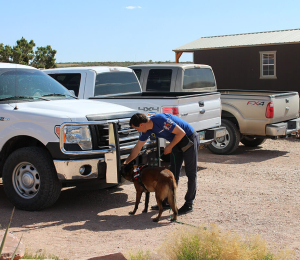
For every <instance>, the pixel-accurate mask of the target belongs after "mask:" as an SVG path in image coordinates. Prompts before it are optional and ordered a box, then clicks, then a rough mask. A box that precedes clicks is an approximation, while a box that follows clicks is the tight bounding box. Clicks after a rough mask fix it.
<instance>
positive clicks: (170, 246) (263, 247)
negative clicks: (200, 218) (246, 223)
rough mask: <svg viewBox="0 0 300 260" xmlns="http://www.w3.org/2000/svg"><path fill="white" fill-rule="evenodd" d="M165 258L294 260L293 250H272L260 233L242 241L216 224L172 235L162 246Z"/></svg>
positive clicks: (168, 259)
mask: <svg viewBox="0 0 300 260" xmlns="http://www.w3.org/2000/svg"><path fill="white" fill-rule="evenodd" d="M160 251H161V255H162V256H163V259H166V260H175V259H176V260H292V259H295V258H294V256H293V254H292V252H289V251H280V252H279V253H277V254H276V255H275V254H273V253H272V252H270V250H269V249H268V246H267V243H266V242H265V241H264V240H263V239H261V238H260V236H249V237H248V239H247V240H246V241H245V240H242V239H241V237H240V236H239V235H237V234H235V233H233V232H223V231H221V230H220V229H218V228H217V227H216V226H215V225H212V226H211V227H210V228H209V229H205V228H203V227H199V228H186V227H185V228H183V229H181V230H179V231H177V232H175V233H173V234H171V236H170V237H169V239H167V240H166V241H165V242H164V243H163V245H162V246H161V249H160Z"/></svg>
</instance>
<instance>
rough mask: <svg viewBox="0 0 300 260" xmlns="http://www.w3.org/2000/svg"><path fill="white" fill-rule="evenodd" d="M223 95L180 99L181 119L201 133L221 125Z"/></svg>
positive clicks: (216, 93)
mask: <svg viewBox="0 0 300 260" xmlns="http://www.w3.org/2000/svg"><path fill="white" fill-rule="evenodd" d="M220 97H221V95H220V93H218V92H214V93H209V94H205V95H191V96H188V97H179V98H178V101H177V102H178V111H179V117H180V118H182V119H183V120H185V121H186V122H188V123H190V124H191V125H192V126H193V127H194V129H195V130H196V131H197V132H199V131H201V130H205V129H208V128H213V127H217V126H220V125H221V98H220Z"/></svg>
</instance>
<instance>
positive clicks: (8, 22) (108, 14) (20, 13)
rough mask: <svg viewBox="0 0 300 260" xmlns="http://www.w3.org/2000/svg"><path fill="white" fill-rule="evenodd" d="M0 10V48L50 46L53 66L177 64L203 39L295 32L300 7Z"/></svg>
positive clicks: (244, 4)
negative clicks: (181, 50)
mask: <svg viewBox="0 0 300 260" xmlns="http://www.w3.org/2000/svg"><path fill="white" fill-rule="evenodd" d="M0 9H1V15H0V28H1V30H0V43H3V44H4V45H6V44H7V45H10V46H13V45H15V44H16V41H17V40H19V39H21V37H24V38H25V39H26V40H28V41H29V40H31V39H32V40H34V42H35V43H36V46H38V47H40V46H46V45H51V47H52V48H53V49H55V50H57V54H56V56H55V57H56V61H57V62H81V61H84V62H93V61H137V62H138V61H149V60H152V61H175V54H174V52H173V51H172V50H173V49H175V48H177V47H180V46H182V45H184V44H186V43H189V42H191V41H194V40H196V39H198V38H201V37H206V36H218V35H228V34H239V33H251V32H263V31H273V30H285V29H296V28H300V19H299V13H300V1H299V0H293V1H291V0H285V1H283V0H273V1H271V0H259V1H257V0H252V1H248V0H247V1H243V0H239V1H234V0H227V1H221V0H198V1H197V0H185V1H176V0H175V1H174V0H173V1H169V0H161V1H157V0H151V1H149V0H148V1H143V0H131V1H127V0H126V1H125V0H124V1H122V0H115V1H112V0H110V1H103V0H101V1H100V0H85V1H83V0H81V1H78V0H72V1H70V0H52V1H50V0H48V1H44V0H39V1H37V0H14V1H7V0H5V1H4V0H0ZM180 61H192V55H191V54H189V53H186V54H183V55H182V56H181V58H180Z"/></svg>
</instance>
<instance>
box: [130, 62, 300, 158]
mask: <svg viewBox="0 0 300 260" xmlns="http://www.w3.org/2000/svg"><path fill="white" fill-rule="evenodd" d="M130 68H132V69H133V70H134V71H135V73H136V75H137V76H138V78H139V80H140V82H141V86H142V90H143V92H144V91H146V92H153V91H155V92H159V91H164V92H165V91H169V92H174V91H185V92H188V93H190V94H191V93H193V92H194V91H196V92H200V91H205V93H206V92H207V91H217V84H216V81H215V77H214V74H213V71H212V68H211V67H210V66H208V65H202V64H143V65H134V66H130ZM153 86H154V87H153ZM218 91H219V92H220V93H221V102H222V126H224V127H226V135H225V136H223V137H220V138H217V139H216V140H215V141H214V142H212V143H211V144H210V145H209V146H208V148H209V149H210V150H211V151H212V152H214V153H216V154H230V153H232V152H234V151H235V150H236V149H237V147H238V145H239V143H240V142H241V143H243V144H244V145H246V146H250V147H255V146H258V145H260V144H262V143H263V142H264V140H265V139H266V138H273V139H276V138H282V137H287V136H291V135H296V134H297V131H298V130H299V128H300V119H299V118H298V117H299V94H298V93H297V92H291V91H281V92H280V91H263V90H261V91H259V90H234V89H232V90H230V89H219V90H218Z"/></svg>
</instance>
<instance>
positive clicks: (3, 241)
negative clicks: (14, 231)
mask: <svg viewBox="0 0 300 260" xmlns="http://www.w3.org/2000/svg"><path fill="white" fill-rule="evenodd" d="M14 211H15V208H13V211H12V213H11V215H10V219H9V222H8V225H7V228H6V230H5V232H4V236H3V238H2V242H1V245H0V257H1V254H2V250H3V248H4V243H5V240H6V237H7V233H8V229H9V227H10V224H11V220H12V217H13V215H14ZM21 239H22V237H21V238H20V240H19V243H18V245H17V247H16V249H15V251H14V253H13V254H12V257H11V260H13V259H14V258H15V255H16V253H17V250H18V248H19V245H20V242H21Z"/></svg>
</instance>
